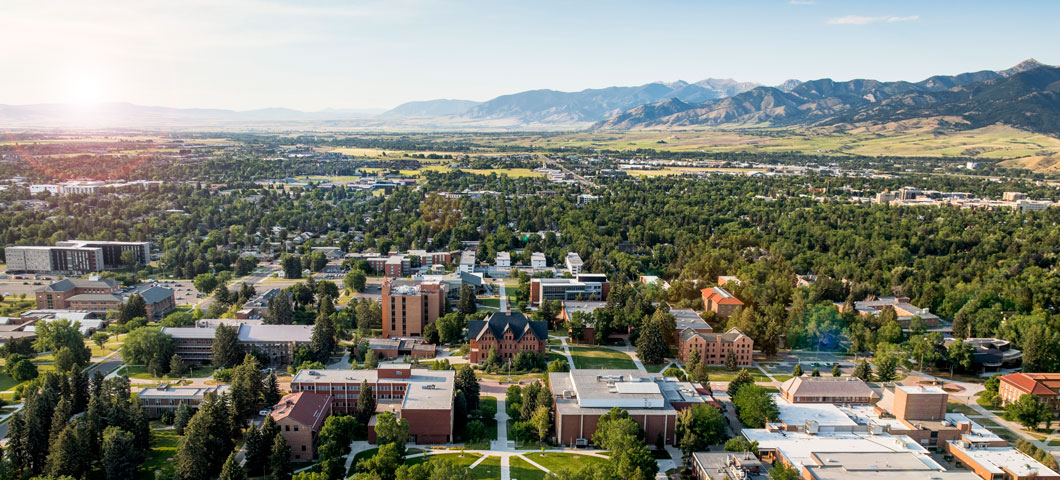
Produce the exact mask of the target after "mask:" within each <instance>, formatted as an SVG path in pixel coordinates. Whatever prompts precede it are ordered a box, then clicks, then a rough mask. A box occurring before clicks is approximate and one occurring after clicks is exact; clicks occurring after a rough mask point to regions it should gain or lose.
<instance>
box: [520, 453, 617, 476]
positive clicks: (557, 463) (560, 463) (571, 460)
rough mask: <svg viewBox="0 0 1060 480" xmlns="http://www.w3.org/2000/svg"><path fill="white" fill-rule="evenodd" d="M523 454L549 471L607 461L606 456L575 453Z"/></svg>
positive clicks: (599, 463)
mask: <svg viewBox="0 0 1060 480" xmlns="http://www.w3.org/2000/svg"><path fill="white" fill-rule="evenodd" d="M523 456H524V457H526V458H529V459H530V460H532V461H534V463H537V464H538V465H541V466H542V467H545V468H547V469H548V470H549V471H551V472H558V471H562V470H576V469H578V468H581V467H582V466H583V465H603V464H605V463H607V462H608V460H607V459H606V458H600V457H593V456H589V455H578V454H576V453H555V452H548V453H526V454H524V455H523Z"/></svg>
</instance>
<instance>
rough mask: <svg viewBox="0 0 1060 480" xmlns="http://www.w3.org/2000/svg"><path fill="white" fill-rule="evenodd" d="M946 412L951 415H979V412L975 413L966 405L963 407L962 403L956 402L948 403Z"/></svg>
mask: <svg viewBox="0 0 1060 480" xmlns="http://www.w3.org/2000/svg"><path fill="white" fill-rule="evenodd" d="M946 411H947V412H951V413H963V414H965V415H978V414H979V412H977V411H976V410H975V409H974V408H972V407H969V406H968V405H965V404H963V403H957V402H949V404H947V405H946Z"/></svg>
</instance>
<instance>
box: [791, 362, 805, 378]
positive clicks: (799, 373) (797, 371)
mask: <svg viewBox="0 0 1060 480" xmlns="http://www.w3.org/2000/svg"><path fill="white" fill-rule="evenodd" d="M791 375H792V376H793V377H801V376H802V364H801V363H796V364H795V369H794V370H792V372H791Z"/></svg>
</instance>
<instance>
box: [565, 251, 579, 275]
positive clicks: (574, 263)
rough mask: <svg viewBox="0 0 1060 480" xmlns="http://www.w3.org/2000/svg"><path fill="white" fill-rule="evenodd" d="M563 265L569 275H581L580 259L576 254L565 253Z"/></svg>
mask: <svg viewBox="0 0 1060 480" xmlns="http://www.w3.org/2000/svg"><path fill="white" fill-rule="evenodd" d="M564 263H566V265H567V271H568V272H570V274H571V275H577V274H579V273H582V257H581V255H578V252H569V253H567V260H566V261H565V262H564Z"/></svg>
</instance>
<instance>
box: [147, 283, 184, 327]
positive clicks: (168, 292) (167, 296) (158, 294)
mask: <svg viewBox="0 0 1060 480" xmlns="http://www.w3.org/2000/svg"><path fill="white" fill-rule="evenodd" d="M140 296H142V297H144V304H145V306H146V308H147V318H148V319H157V318H162V316H164V315H165V314H167V313H169V312H172V311H173V309H175V308H177V303H176V301H175V300H174V299H173V289H172V288H162V287H151V288H148V289H147V290H144V291H142V292H140Z"/></svg>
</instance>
